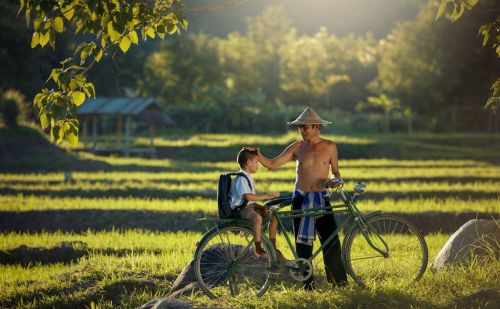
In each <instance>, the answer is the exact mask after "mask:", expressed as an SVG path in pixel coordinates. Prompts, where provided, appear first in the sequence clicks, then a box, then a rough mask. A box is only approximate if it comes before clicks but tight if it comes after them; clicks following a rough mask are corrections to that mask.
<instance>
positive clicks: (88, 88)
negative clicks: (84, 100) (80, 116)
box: [83, 83, 95, 98]
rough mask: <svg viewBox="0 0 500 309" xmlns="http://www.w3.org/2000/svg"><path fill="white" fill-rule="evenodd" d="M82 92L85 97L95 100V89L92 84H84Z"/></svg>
mask: <svg viewBox="0 0 500 309" xmlns="http://www.w3.org/2000/svg"><path fill="white" fill-rule="evenodd" d="M83 90H84V91H85V93H86V94H87V96H88V97H89V98H90V97H93V98H95V88H94V85H93V84H92V83H86V84H85V86H84V87H83Z"/></svg>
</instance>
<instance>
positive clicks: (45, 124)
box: [40, 113, 49, 130]
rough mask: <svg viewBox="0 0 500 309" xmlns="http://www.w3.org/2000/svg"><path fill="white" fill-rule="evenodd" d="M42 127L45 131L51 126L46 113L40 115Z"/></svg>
mask: <svg viewBox="0 0 500 309" xmlns="http://www.w3.org/2000/svg"><path fill="white" fill-rule="evenodd" d="M40 125H41V126H42V129H43V130H45V129H46V128H47V127H48V126H49V120H48V119H47V114H45V113H42V114H40Z"/></svg>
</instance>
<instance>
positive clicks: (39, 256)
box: [0, 241, 164, 267]
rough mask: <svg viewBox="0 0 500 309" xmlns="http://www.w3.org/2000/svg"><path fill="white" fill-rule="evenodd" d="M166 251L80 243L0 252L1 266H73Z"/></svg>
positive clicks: (24, 247) (63, 243)
mask: <svg viewBox="0 0 500 309" xmlns="http://www.w3.org/2000/svg"><path fill="white" fill-rule="evenodd" d="M163 252H164V251H162V250H160V249H141V248H134V249H115V248H100V249H92V248H88V247H87V244H86V243H83V242H80V241H71V242H62V243H60V244H57V245H56V246H54V247H50V248H43V247H28V246H26V245H21V246H19V247H17V248H15V249H11V250H3V251H0V264H3V265H22V266H24V267H27V266H35V265H48V264H58V263H63V264H71V263H74V262H76V261H77V260H78V259H79V258H81V257H84V256H88V255H96V254H99V255H108V256H110V255H112V256H116V257H124V256H129V255H142V254H154V255H160V254H162V253H163Z"/></svg>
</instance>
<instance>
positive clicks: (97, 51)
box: [93, 48, 104, 62]
mask: <svg viewBox="0 0 500 309" xmlns="http://www.w3.org/2000/svg"><path fill="white" fill-rule="evenodd" d="M103 53H104V52H103V50H102V49H100V48H97V49H94V52H93V54H94V59H95V61H97V62H99V61H100V60H101V58H102V55H103Z"/></svg>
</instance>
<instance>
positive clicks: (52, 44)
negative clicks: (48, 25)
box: [49, 31, 56, 49]
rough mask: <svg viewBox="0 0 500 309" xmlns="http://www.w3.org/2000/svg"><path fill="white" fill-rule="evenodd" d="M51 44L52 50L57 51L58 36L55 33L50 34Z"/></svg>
mask: <svg viewBox="0 0 500 309" xmlns="http://www.w3.org/2000/svg"><path fill="white" fill-rule="evenodd" d="M49 42H50V46H52V49H56V34H55V32H54V31H50V32H49Z"/></svg>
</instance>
